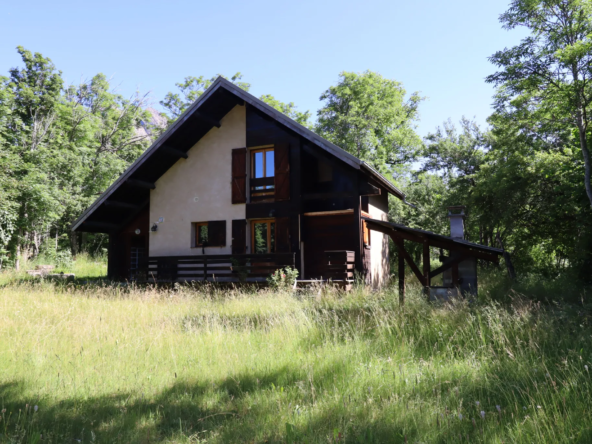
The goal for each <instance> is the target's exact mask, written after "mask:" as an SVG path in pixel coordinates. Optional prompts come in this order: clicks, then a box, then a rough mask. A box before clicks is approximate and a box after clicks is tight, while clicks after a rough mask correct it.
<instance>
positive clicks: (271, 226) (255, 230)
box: [251, 219, 275, 254]
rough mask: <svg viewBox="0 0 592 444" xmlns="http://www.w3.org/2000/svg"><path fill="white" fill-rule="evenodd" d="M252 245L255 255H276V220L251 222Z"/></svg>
mask: <svg viewBox="0 0 592 444" xmlns="http://www.w3.org/2000/svg"><path fill="white" fill-rule="evenodd" d="M251 240H252V243H251V245H252V246H253V247H252V250H253V253H255V254H266V253H275V220H273V219H266V220H254V221H252V222H251Z"/></svg>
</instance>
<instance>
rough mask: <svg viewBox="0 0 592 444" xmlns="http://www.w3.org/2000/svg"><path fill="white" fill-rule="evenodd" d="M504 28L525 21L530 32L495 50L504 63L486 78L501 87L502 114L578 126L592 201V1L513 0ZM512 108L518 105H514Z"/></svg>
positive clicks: (497, 62) (499, 108) (498, 100)
mask: <svg viewBox="0 0 592 444" xmlns="http://www.w3.org/2000/svg"><path fill="white" fill-rule="evenodd" d="M500 21H501V22H502V23H503V25H504V28H506V29H514V28H516V27H519V26H522V27H525V28H527V29H528V30H529V31H531V34H530V35H529V36H528V37H526V38H525V39H523V40H522V41H521V43H520V44H519V45H517V46H515V47H513V48H510V49H504V50H502V51H498V52H496V53H495V54H494V55H493V56H492V57H491V58H490V60H491V62H492V63H493V64H494V65H496V66H497V67H498V68H501V70H500V71H498V72H497V73H495V74H492V75H490V76H488V77H487V82H490V83H493V84H495V85H497V86H498V87H500V90H499V93H498V95H497V98H496V109H497V111H498V112H500V113H511V112H518V113H519V114H521V115H522V116H524V115H528V110H529V109H530V108H531V107H534V108H535V109H536V111H537V113H536V116H531V118H532V120H535V117H536V118H537V120H538V121H540V122H542V123H543V124H545V123H548V122H552V121H557V120H563V121H564V123H565V124H568V125H570V126H571V127H572V128H574V129H575V130H576V131H577V134H578V140H579V147H580V150H581V155H582V156H583V160H584V186H585V189H586V194H587V196H588V200H589V202H590V204H591V205H592V185H591V183H590V180H591V175H592V164H591V162H592V159H591V157H590V148H589V140H588V138H589V134H588V130H589V125H590V119H591V118H592V114H591V111H592V109H591V108H590V105H591V103H592V85H591V80H592V2H591V1H590V0H513V1H512V2H511V3H510V8H509V9H508V11H506V12H505V13H504V14H502V15H501V17H500ZM512 108H513V109H512Z"/></svg>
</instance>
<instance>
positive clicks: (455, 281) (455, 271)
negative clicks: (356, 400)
mask: <svg viewBox="0 0 592 444" xmlns="http://www.w3.org/2000/svg"><path fill="white" fill-rule="evenodd" d="M452 288H458V263H456V264H454V265H453V266H452ZM459 296H460V295H459Z"/></svg>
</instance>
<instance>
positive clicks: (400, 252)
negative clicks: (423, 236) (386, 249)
mask: <svg viewBox="0 0 592 444" xmlns="http://www.w3.org/2000/svg"><path fill="white" fill-rule="evenodd" d="M402 244H403V241H401V242H399V243H397V244H396V245H397V253H398V254H397V256H398V259H399V305H401V306H403V305H405V256H404V255H403V245H402Z"/></svg>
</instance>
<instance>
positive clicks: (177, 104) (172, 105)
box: [160, 72, 251, 124]
mask: <svg viewBox="0 0 592 444" xmlns="http://www.w3.org/2000/svg"><path fill="white" fill-rule="evenodd" d="M218 77H220V75H217V76H215V77H212V78H211V79H207V78H205V77H204V76H199V77H193V76H189V77H185V80H184V81H183V82H182V83H175V85H176V86H177V87H178V88H179V89H180V90H181V94H182V95H183V96H182V97H181V95H179V93H173V92H169V93H167V95H166V96H165V98H164V100H162V101H161V102H160V104H161V105H162V106H163V107H164V108H165V109H166V110H167V112H168V115H169V124H171V123H173V122H174V121H175V120H177V119H178V118H179V116H180V115H181V114H183V113H184V112H185V110H186V109H187V108H189V107H190V106H191V104H192V103H193V102H195V101H196V100H197V98H198V97H199V96H201V95H202V94H203V93H204V91H205V90H206V89H208V88H209V87H210V85H211V84H212V83H214V81H215V80H216V79H217V78H218ZM222 77H224V78H226V77H225V76H222ZM242 77H243V76H242V74H241V73H240V72H237V73H236V74H235V75H233V76H232V77H231V78H230V81H231V82H232V83H234V84H236V85H237V86H238V87H239V88H241V89H244V90H245V91H248V90H249V88H250V87H251V85H250V84H248V83H245V82H241V81H240V80H241V79H242Z"/></svg>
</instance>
